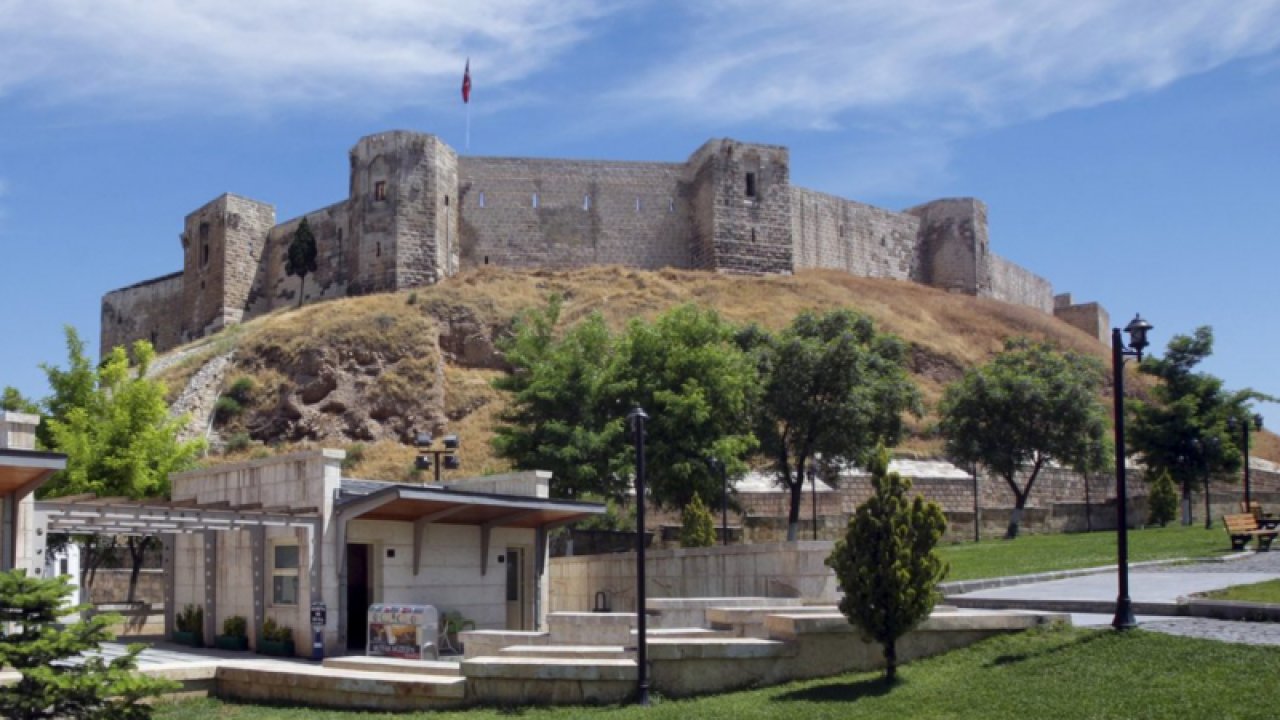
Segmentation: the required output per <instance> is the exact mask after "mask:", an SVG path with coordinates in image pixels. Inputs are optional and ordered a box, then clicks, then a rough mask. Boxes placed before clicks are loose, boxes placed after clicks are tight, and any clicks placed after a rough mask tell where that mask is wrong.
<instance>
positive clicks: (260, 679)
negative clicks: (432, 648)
mask: <svg viewBox="0 0 1280 720" xmlns="http://www.w3.org/2000/svg"><path fill="white" fill-rule="evenodd" d="M218 695H219V696H220V697H225V698H229V699H235V700H244V701H251V702H263V701H270V702H274V703H289V704H299V705H306V706H309V707H330V708H344V709H360V710H386V711H408V710H419V709H422V710H426V709H433V708H448V707H460V706H463V705H466V704H467V702H468V700H467V680H466V678H463V677H458V676H451V675H416V674H413V673H404V672H365V671H361V670H347V669H339V668H333V667H322V666H318V665H303V664H300V663H289V664H287V665H286V664H285V663H265V662H254V661H245V662H228V663H225V664H223V665H222V666H221V667H219V668H218Z"/></svg>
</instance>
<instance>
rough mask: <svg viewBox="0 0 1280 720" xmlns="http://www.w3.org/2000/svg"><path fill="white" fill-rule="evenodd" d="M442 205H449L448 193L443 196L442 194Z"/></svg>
mask: <svg viewBox="0 0 1280 720" xmlns="http://www.w3.org/2000/svg"><path fill="white" fill-rule="evenodd" d="M444 206H445V207H449V196H448V195H445V196H444Z"/></svg>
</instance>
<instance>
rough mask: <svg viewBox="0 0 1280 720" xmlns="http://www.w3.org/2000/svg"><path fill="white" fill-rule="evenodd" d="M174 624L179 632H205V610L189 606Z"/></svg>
mask: <svg viewBox="0 0 1280 720" xmlns="http://www.w3.org/2000/svg"><path fill="white" fill-rule="evenodd" d="M174 623H175V624H177V626H178V632H189V633H199V632H201V631H203V630H204V608H203V607H200V606H199V605H190V604H188V605H187V606H186V607H184V608H182V612H180V613H178V616H177V617H176V618H175V619H174Z"/></svg>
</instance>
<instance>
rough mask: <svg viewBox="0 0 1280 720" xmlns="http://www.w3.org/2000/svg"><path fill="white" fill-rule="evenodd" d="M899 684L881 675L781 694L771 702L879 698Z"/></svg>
mask: <svg viewBox="0 0 1280 720" xmlns="http://www.w3.org/2000/svg"><path fill="white" fill-rule="evenodd" d="M901 683H902V680H901V679H898V680H886V679H885V677H884V676H883V675H880V676H878V677H875V678H872V679H869V680H859V681H857V682H848V683H826V684H823V685H817V686H814V687H808V688H804V689H802V690H792V691H791V692H786V693H782V694H781V695H778V696H775V697H774V698H773V702H797V701H799V702H849V701H850V700H860V699H862V698H865V697H879V696H881V695H884V694H886V693H888V692H889V691H890V690H892V689H893V688H894V686H895V685H900V684H901Z"/></svg>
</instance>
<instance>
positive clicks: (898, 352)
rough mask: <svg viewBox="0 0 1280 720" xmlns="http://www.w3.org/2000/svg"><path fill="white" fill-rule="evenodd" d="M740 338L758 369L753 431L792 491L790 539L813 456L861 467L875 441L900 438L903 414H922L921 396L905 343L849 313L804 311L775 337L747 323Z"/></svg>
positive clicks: (794, 532) (889, 442)
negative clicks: (907, 360)
mask: <svg viewBox="0 0 1280 720" xmlns="http://www.w3.org/2000/svg"><path fill="white" fill-rule="evenodd" d="M739 342H740V344H741V345H742V346H743V347H744V348H746V349H747V350H748V351H750V352H752V353H753V354H754V356H755V358H756V362H757V366H758V368H759V372H760V373H761V382H762V384H763V386H764V391H763V394H762V398H761V401H760V405H759V411H758V413H757V415H756V421H755V434H756V437H757V438H759V441H760V446H761V449H762V450H763V452H764V453H765V454H766V455H767V456H768V457H769V458H770V460H771V461H772V464H773V469H774V471H775V472H776V473H777V478H778V482H779V484H780V485H782V486H783V487H785V488H787V489H788V490H789V491H790V494H791V497H790V510H789V514H788V526H787V539H788V540H795V539H796V536H797V534H798V529H799V524H800V504H801V503H800V501H801V498H802V495H803V491H804V482H805V474H806V469H807V465H808V463H809V462H810V461H811V460H812V459H813V458H814V455H815V453H822V455H823V457H824V462H827V463H831V464H833V465H837V466H838V465H844V464H855V465H866V464H867V462H868V461H869V460H870V459H871V453H872V451H873V450H874V449H875V448H876V446H877V445H880V444H884V445H893V444H896V443H897V442H898V440H899V439H900V437H901V435H902V431H903V415H904V413H908V412H909V413H914V414H916V415H919V413H920V409H921V405H920V393H919V390H917V388H916V386H915V384H914V383H913V382H912V381H911V378H910V376H909V375H908V374H907V369H906V365H905V358H906V347H905V345H904V344H903V343H902V341H901V340H899V339H898V338H896V337H894V336H892V335H888V334H883V333H878V332H876V329H875V325H874V324H873V323H872V321H871V319H870V318H868V317H866V316H864V315H859V314H858V313H855V312H852V311H849V310H833V311H830V312H827V313H825V314H822V315H818V314H815V313H812V312H805V313H801V314H800V315H798V316H796V318H795V319H794V320H793V321H792V323H791V325H790V326H789V327H787V328H786V329H785V330H783V331H782V332H781V333H780V334H778V335H776V336H773V335H770V334H769V333H767V332H764V331H763V330H760V329H759V328H749V329H747V330H745V331H744V332H742V333H740V334H739Z"/></svg>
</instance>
